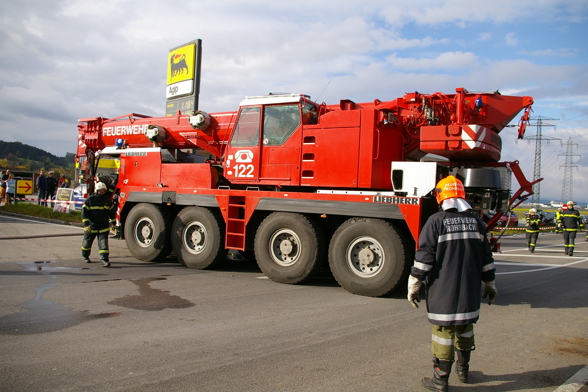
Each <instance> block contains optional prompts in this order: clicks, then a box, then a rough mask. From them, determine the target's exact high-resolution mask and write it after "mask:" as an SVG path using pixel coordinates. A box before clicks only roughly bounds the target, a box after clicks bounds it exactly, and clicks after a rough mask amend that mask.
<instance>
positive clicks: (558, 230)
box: [555, 207, 563, 233]
mask: <svg viewBox="0 0 588 392" xmlns="http://www.w3.org/2000/svg"><path fill="white" fill-rule="evenodd" d="M561 212H562V208H561V207H560V208H558V209H557V211H556V212H555V232H556V233H562V232H563V230H562V228H561V223H560V222H559V221H560V219H559V218H560V216H561Z"/></svg>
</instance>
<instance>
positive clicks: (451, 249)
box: [408, 176, 498, 391]
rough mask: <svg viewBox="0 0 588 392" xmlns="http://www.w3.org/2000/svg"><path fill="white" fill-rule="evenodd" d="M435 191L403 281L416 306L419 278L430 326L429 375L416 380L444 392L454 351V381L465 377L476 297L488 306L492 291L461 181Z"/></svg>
mask: <svg viewBox="0 0 588 392" xmlns="http://www.w3.org/2000/svg"><path fill="white" fill-rule="evenodd" d="M435 194H436V198H437V202H438V203H439V204H440V206H441V208H442V210H443V211H440V212H437V213H436V214H434V215H432V216H431V217H430V218H429V219H428V220H427V222H426V223H425V226H424V227H423V230H422V232H421V235H420V237H419V247H418V250H417V251H416V254H415V261H414V265H413V267H412V269H411V274H410V277H409V280H408V300H409V301H410V303H411V304H412V305H413V306H414V307H415V308H418V302H420V296H419V290H420V286H421V284H422V283H423V282H424V283H425V288H426V301H427V314H428V318H429V322H430V323H431V324H433V328H432V330H433V333H432V342H431V352H432V355H433V363H434V373H433V378H432V379H431V378H425V379H423V381H422V383H423V386H424V387H425V388H427V389H429V390H432V391H447V390H448V380H449V374H450V373H451V366H452V364H453V362H454V356H455V354H454V351H456V352H457V365H456V371H457V374H458V376H459V379H460V380H461V382H467V381H468V372H469V360H470V354H471V352H472V350H474V349H475V345H474V323H475V322H476V321H478V317H479V313H480V303H481V298H486V296H488V297H489V298H488V304H492V303H493V302H494V300H495V299H496V296H497V294H498V293H497V290H496V286H495V284H494V273H495V268H494V260H493V258H492V250H491V248H490V243H489V242H488V238H487V237H486V225H485V224H484V222H482V220H481V219H480V218H478V217H477V216H475V215H474V214H472V213H471V212H469V210H470V209H471V206H470V205H469V204H468V203H467V202H466V201H465V190H464V187H463V184H462V182H461V181H460V180H458V179H457V178H455V177H454V176H448V177H446V178H444V179H442V180H441V181H439V183H438V184H437V187H436V189H435ZM482 283H483V284H482ZM482 286H484V289H483V292H482Z"/></svg>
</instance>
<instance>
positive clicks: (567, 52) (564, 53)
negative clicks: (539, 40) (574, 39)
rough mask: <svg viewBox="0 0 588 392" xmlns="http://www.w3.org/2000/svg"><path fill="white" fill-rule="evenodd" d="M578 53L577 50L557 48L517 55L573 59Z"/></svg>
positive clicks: (523, 51) (524, 51) (521, 52)
mask: <svg viewBox="0 0 588 392" xmlns="http://www.w3.org/2000/svg"><path fill="white" fill-rule="evenodd" d="M579 52H580V50H579V49H577V48H559V49H544V50H534V51H528V50H521V51H520V52H519V53H520V54H523V55H527V56H543V57H575V56H577V55H578V53H579Z"/></svg>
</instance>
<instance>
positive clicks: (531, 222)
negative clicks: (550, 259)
mask: <svg viewBox="0 0 588 392" xmlns="http://www.w3.org/2000/svg"><path fill="white" fill-rule="evenodd" d="M526 220H527V228H526V232H527V246H528V247H529V252H531V253H533V252H535V247H536V246H537V238H539V224H540V223H541V217H540V216H539V215H537V210H536V209H535V208H531V209H530V210H529V214H528V215H527V219H526Z"/></svg>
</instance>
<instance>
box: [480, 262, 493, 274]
mask: <svg viewBox="0 0 588 392" xmlns="http://www.w3.org/2000/svg"><path fill="white" fill-rule="evenodd" d="M493 269H494V263H490V264H486V265H485V266H483V267H482V272H486V271H490V270H493Z"/></svg>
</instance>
